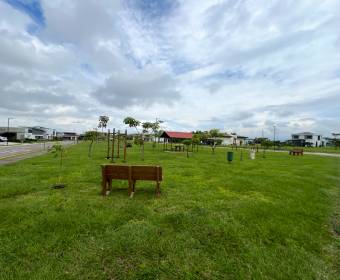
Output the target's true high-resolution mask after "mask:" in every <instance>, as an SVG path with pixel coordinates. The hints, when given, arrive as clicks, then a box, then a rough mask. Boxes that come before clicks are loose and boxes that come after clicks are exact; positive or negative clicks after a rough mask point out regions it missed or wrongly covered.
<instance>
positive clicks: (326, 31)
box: [0, 0, 340, 137]
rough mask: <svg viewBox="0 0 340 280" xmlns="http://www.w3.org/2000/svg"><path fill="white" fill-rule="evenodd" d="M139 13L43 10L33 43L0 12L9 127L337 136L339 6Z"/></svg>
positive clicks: (217, 4)
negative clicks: (131, 124)
mask: <svg viewBox="0 0 340 280" xmlns="http://www.w3.org/2000/svg"><path fill="white" fill-rule="evenodd" d="M139 4H140V3H139V2H138V1H118V0H116V1H109V0H105V1H100V2H98V1H94V0H91V1H80V0H77V1H66V0H58V1H47V0H42V2H41V5H42V11H43V14H44V18H45V22H44V25H43V26H40V27H39V28H37V30H36V32H34V33H32V32H28V31H27V30H28V26H30V25H32V24H34V22H33V20H32V19H31V18H30V17H29V16H27V15H26V14H24V13H23V12H18V11H17V10H15V9H14V8H12V7H11V6H9V5H8V4H6V3H2V2H0V35H1V36H0V74H1V76H0V98H1V102H0V116H3V118H4V117H7V115H8V114H10V113H12V114H13V115H16V116H17V117H18V119H20V121H22V122H25V124H27V125H29V124H32V125H33V124H36V123H33V122H35V121H37V120H40V119H39V113H40V114H41V115H42V116H44V118H45V120H44V122H45V124H44V125H49V124H50V125H51V126H66V127H67V128H70V127H79V128H81V129H86V128H91V127H94V126H95V125H96V122H97V116H98V115H102V114H104V113H105V114H108V115H110V116H111V118H112V120H113V121H112V122H111V124H110V125H115V126H120V125H121V120H122V119H123V118H124V117H125V116H126V115H132V116H135V117H137V118H140V119H142V120H151V119H154V118H155V117H160V118H162V119H165V120H167V121H168V123H167V124H166V125H167V126H168V128H173V129H188V130H191V129H208V128H212V127H219V128H222V129H228V130H233V131H237V132H240V133H242V134H247V135H249V136H256V135H260V133H261V131H262V129H263V130H264V131H265V133H268V134H270V133H271V129H272V126H273V124H274V123H275V124H277V126H278V127H281V128H280V129H279V128H278V130H279V131H280V132H281V135H282V137H283V136H288V135H289V133H290V132H293V131H294V132H295V131H296V130H314V131H315V132H322V133H325V134H329V133H331V132H332V130H339V129H340V127H339V124H338V120H339V118H340V113H339V107H338V106H337V105H336V104H338V103H340V100H339V99H340V53H339V51H338V48H339V46H340V43H339V42H340V32H339V30H338V26H339V24H340V18H339V17H338V15H337V12H338V11H339V9H340V4H339V1H336V0H333V1H318V0H301V1H279V0H277V1H269V2H268V1H265V0H260V1H258V0H251V1H228V0H226V1H217V0H216V1H196V0H189V1H178V2H171V5H170V6H166V5H165V6H162V5H161V4H159V3H158V4H157V5H156V4H155V5H153V6H152V9H153V10H152V11H149V10H146V9H147V7H145V6H143V5H139ZM165 9H167V10H165ZM18 121H19V120H18ZM79 122H80V123H79ZM75 123H77V124H75ZM1 124H4V121H2V123H0V125H1Z"/></svg>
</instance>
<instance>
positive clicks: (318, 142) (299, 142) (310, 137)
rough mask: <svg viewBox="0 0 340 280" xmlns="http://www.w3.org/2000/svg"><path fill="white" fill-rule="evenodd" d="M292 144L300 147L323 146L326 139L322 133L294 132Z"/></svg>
mask: <svg viewBox="0 0 340 280" xmlns="http://www.w3.org/2000/svg"><path fill="white" fill-rule="evenodd" d="M292 144H293V145H295V146H300V147H322V146H324V145H325V140H324V139H323V138H322V135H321V134H316V133H312V132H301V133H295V134H292Z"/></svg>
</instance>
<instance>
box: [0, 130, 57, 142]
mask: <svg viewBox="0 0 340 280" xmlns="http://www.w3.org/2000/svg"><path fill="white" fill-rule="evenodd" d="M0 136H5V137H8V139H9V140H10V141H15V140H20V141H24V140H52V139H54V138H55V136H56V130H55V129H51V128H45V127H40V126H35V127H0Z"/></svg>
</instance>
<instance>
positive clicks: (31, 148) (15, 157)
mask: <svg viewBox="0 0 340 280" xmlns="http://www.w3.org/2000/svg"><path fill="white" fill-rule="evenodd" d="M60 143H62V144H63V145H64V146H66V145H72V144H74V141H62V142H60ZM53 144H55V143H54V142H46V143H35V144H19V145H9V146H6V145H0V165H3V164H7V163H12V162H16V161H19V160H22V159H25V158H30V157H34V156H37V155H41V154H44V153H46V152H47V151H48V149H49V148H51V147H52V146H53Z"/></svg>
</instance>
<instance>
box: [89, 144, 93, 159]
mask: <svg viewBox="0 0 340 280" xmlns="http://www.w3.org/2000/svg"><path fill="white" fill-rule="evenodd" d="M92 146H93V139H92V140H91V143H90V146H89V153H88V157H89V158H91V157H92Z"/></svg>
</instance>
